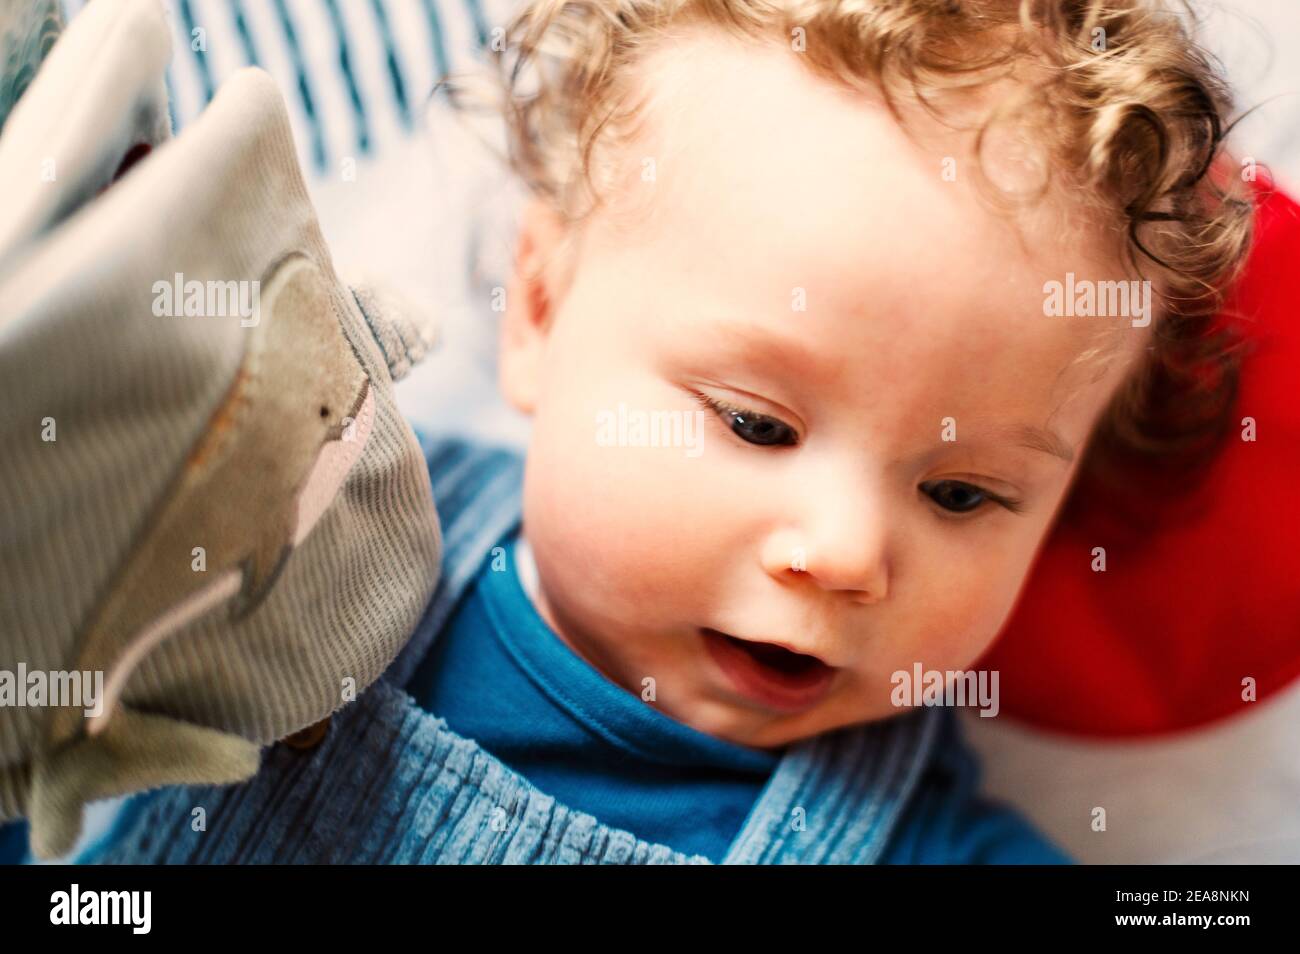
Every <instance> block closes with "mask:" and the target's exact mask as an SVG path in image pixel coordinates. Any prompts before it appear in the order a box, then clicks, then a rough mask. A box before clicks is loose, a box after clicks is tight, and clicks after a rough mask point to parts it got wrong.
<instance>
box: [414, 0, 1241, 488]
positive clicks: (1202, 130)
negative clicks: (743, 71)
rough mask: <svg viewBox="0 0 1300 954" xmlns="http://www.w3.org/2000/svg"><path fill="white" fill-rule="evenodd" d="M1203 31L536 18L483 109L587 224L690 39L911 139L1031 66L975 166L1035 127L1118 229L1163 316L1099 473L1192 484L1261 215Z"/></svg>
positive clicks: (1219, 421)
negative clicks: (860, 109) (1166, 464)
mask: <svg viewBox="0 0 1300 954" xmlns="http://www.w3.org/2000/svg"><path fill="white" fill-rule="evenodd" d="M1196 19H1197V13H1196V11H1195V9H1194V8H1193V7H1192V6H1191V5H1190V2H1189V0H1182V2H1181V3H1171V2H1166V0H532V2H529V3H527V4H525V6H524V7H523V8H522V9H521V10H520V11H519V12H518V13H517V14H516V15H515V16H514V18H513V19H512V20H511V22H510V23H509V25H508V26H507V27H506V28H505V30H504V36H503V37H501V38H500V39H501V40H502V41H503V42H499V43H496V44H494V45H493V57H492V62H493V65H494V74H493V76H492V78H491V84H492V91H491V95H492V96H493V98H494V100H495V101H494V102H490V103H489V108H490V109H492V110H494V111H497V112H499V113H500V115H502V116H503V117H504V120H505V124H506V133H507V138H506V142H507V154H506V156H504V157H503V158H504V159H505V161H506V162H507V163H508V164H509V166H510V168H511V169H512V170H513V171H514V172H515V173H516V174H517V175H518V176H519V178H520V179H521V180H522V181H523V183H524V184H525V185H526V186H527V187H528V189H529V191H530V192H531V193H532V194H533V195H535V196H538V197H541V198H544V199H546V200H547V201H548V203H549V204H550V205H551V206H552V207H553V208H554V210H555V211H556V212H557V213H559V214H560V215H561V216H562V217H563V219H564V220H565V221H567V222H568V223H570V224H572V225H577V224H580V223H581V222H582V221H583V220H584V218H585V217H587V216H589V215H591V214H592V213H593V212H595V211H596V209H598V208H600V207H601V205H602V204H603V203H604V201H605V190H604V189H603V188H602V185H603V184H605V183H608V182H610V181H612V174H611V173H610V171H609V169H610V167H611V163H612V157H613V155H614V153H615V151H616V150H617V148H618V145H619V143H620V141H622V139H624V138H625V137H627V136H629V135H631V134H632V132H633V131H635V130H636V129H637V128H638V122H639V121H640V118H641V112H642V109H643V106H644V103H645V100H646V94H645V92H644V91H643V90H640V89H638V88H637V84H636V79H637V73H636V69H635V67H636V66H637V65H638V64H640V63H641V62H643V60H644V58H645V57H646V55H647V53H648V52H650V51H651V50H653V49H656V48H658V46H659V45H661V44H664V43H671V42H672V41H673V40H674V38H676V37H679V36H681V35H682V31H683V30H684V29H686V28H688V27H696V26H701V25H704V26H708V27H711V28H713V29H716V30H721V31H724V32H725V33H726V34H728V35H732V36H737V37H741V38H748V39H752V40H756V41H769V42H781V43H785V44H789V45H790V46H791V49H793V50H796V51H797V52H798V53H799V54H800V59H801V61H802V62H804V63H805V64H806V65H807V66H808V68H810V69H812V70H813V71H814V73H815V74H817V75H819V76H821V77H824V78H825V79H827V80H829V81H830V82H832V83H836V84H839V85H841V86H843V87H845V88H848V89H856V90H867V89H872V90H875V91H878V92H881V93H883V95H884V97H885V100H886V102H887V103H888V105H889V108H890V109H891V110H892V111H893V113H894V115H895V117H896V118H900V121H901V116H900V112H899V110H898V108H897V107H898V103H899V102H900V101H901V99H902V98H903V97H906V98H908V100H909V101H910V102H915V103H920V104H921V105H922V106H923V107H924V108H925V109H927V110H928V111H930V112H931V113H932V114H934V115H936V116H939V115H941V113H942V107H941V106H940V105H939V102H940V101H941V100H943V99H944V98H945V96H946V95H948V94H953V93H956V94H960V93H962V92H970V91H976V90H979V89H982V88H987V87H988V86H989V85H991V84H992V83H994V82H996V81H997V80H999V79H1001V78H1003V77H1006V76H1009V75H1010V71H1011V70H1012V69H1014V68H1015V67H1016V66H1017V65H1020V64H1026V63H1027V64H1030V65H1032V66H1033V68H1034V70H1035V77H1034V82H1032V83H1028V84H1026V83H1020V84H1018V87H1019V92H1018V93H1017V95H1016V96H1015V97H1013V100H1010V101H1008V102H1006V103H1003V104H1002V106H1001V107H1000V108H998V109H996V110H994V112H993V113H992V114H990V115H989V117H988V118H987V120H986V121H985V125H983V126H982V127H981V128H980V129H978V130H977V133H978V135H977V140H976V142H977V147H976V148H977V154H978V150H979V148H980V146H981V145H982V144H983V142H984V138H985V134H986V133H987V132H988V130H989V128H991V126H992V125H993V124H994V123H996V122H999V121H1003V120H1005V119H1006V118H1007V117H1008V116H1012V115H1014V116H1015V117H1017V119H1018V121H1020V122H1025V121H1029V122H1032V123H1033V127H1034V129H1033V131H1034V133H1035V141H1036V142H1038V143H1040V144H1041V145H1042V146H1043V147H1044V148H1045V149H1046V150H1047V155H1048V157H1049V158H1050V161H1049V162H1048V163H1047V170H1046V171H1047V174H1048V175H1049V177H1050V176H1052V175H1053V174H1055V176H1056V177H1057V178H1058V179H1065V180H1067V181H1068V184H1069V188H1070V191H1071V194H1072V195H1075V196H1077V197H1078V198H1079V200H1080V201H1081V202H1083V203H1085V204H1086V205H1087V206H1088V207H1090V209H1091V211H1092V212H1093V213H1096V214H1097V215H1098V216H1099V218H1100V219H1101V220H1102V221H1104V222H1107V223H1110V224H1111V227H1112V230H1114V231H1115V232H1116V234H1117V235H1119V236H1120V239H1119V243H1120V246H1121V253H1122V258H1123V260H1124V261H1125V263H1126V264H1127V265H1129V266H1131V267H1132V268H1133V270H1134V271H1135V272H1137V273H1139V274H1142V275H1143V276H1144V277H1152V278H1153V279H1154V280H1153V282H1152V284H1153V286H1154V287H1155V288H1157V289H1158V290H1159V297H1160V301H1161V308H1160V309H1159V314H1158V316H1157V318H1156V321H1155V323H1154V327H1153V329H1152V347H1151V349H1150V351H1149V352H1148V355H1147V356H1146V359H1145V360H1144V361H1142V362H1141V363H1140V365H1139V366H1138V367H1137V368H1136V369H1135V371H1134V373H1133V374H1131V375H1130V376H1129V378H1128V380H1127V381H1126V383H1125V385H1124V386H1123V387H1122V388H1121V389H1120V390H1119V392H1118V393H1117V394H1116V395H1115V398H1114V400H1113V401H1112V404H1111V406H1110V407H1109V409H1108V411H1107V413H1106V415H1105V416H1104V418H1103V420H1102V422H1101V424H1100V426H1099V427H1098V429H1097V433H1096V434H1095V435H1094V438H1093V443H1092V450H1091V451H1090V454H1089V458H1090V460H1091V459H1093V458H1096V457H1099V456H1101V455H1103V454H1111V453H1113V452H1118V453H1119V454H1120V455H1121V456H1127V455H1132V454H1136V455H1138V456H1139V457H1142V458H1144V459H1146V460H1149V459H1150V458H1151V457H1152V456H1154V455H1162V456H1163V458H1164V459H1165V460H1166V461H1170V460H1172V461H1176V462H1177V466H1179V467H1180V468H1181V467H1186V466H1187V464H1188V463H1189V462H1191V461H1192V460H1194V459H1196V458H1202V459H1203V458H1204V457H1205V456H1206V454H1205V452H1206V451H1207V450H1209V449H1211V448H1212V447H1213V446H1215V445H1216V443H1217V439H1218V438H1219V437H1221V436H1222V435H1223V434H1224V433H1225V432H1226V430H1227V426H1228V423H1229V416H1230V415H1231V412H1232V406H1233V400H1234V397H1235V392H1236V381H1237V368H1238V363H1239V352H1240V347H1239V340H1238V339H1237V338H1236V337H1235V336H1234V335H1233V334H1232V333H1231V331H1230V330H1229V329H1228V328H1227V327H1225V326H1224V325H1223V324H1222V323H1220V322H1216V321H1215V317H1216V315H1217V314H1218V313H1219V312H1220V310H1221V309H1222V307H1223V304H1224V298H1225V290H1226V289H1227V288H1228V287H1229V286H1230V284H1231V282H1232V280H1233V279H1234V278H1235V277H1236V276H1237V275H1238V273H1239V272H1240V270H1241V268H1242V265H1243V263H1244V260H1245V257H1246V254H1247V251H1248V248H1249V245H1250V240H1251V229H1252V221H1253V211H1254V208H1253V203H1252V193H1251V190H1250V189H1249V187H1246V186H1244V185H1243V182H1242V179H1243V177H1242V176H1239V175H1237V172H1236V165H1235V162H1231V160H1229V158H1228V157H1227V156H1226V154H1225V153H1224V152H1223V148H1224V143H1225V137H1226V135H1227V133H1228V131H1229V130H1230V128H1231V126H1230V124H1229V123H1228V115H1229V112H1230V110H1231V109H1232V99H1231V94H1230V90H1229V88H1228V86H1227V84H1226V82H1225V81H1224V79H1223V78H1222V69H1221V67H1220V66H1219V64H1218V63H1217V62H1215V61H1214V60H1213V59H1212V58H1211V57H1210V55H1209V54H1208V53H1206V52H1205V51H1204V50H1203V49H1201V48H1200V47H1199V46H1198V45H1197V44H1196V43H1195V42H1194V40H1193V31H1194V27H1195V25H1196ZM440 88H442V89H444V90H445V92H447V93H448V94H449V98H450V100H451V101H452V104H453V105H454V106H455V107H456V108H457V109H466V108H469V107H470V106H472V105H474V104H475V103H476V101H475V98H474V96H473V92H474V84H473V78H472V77H465V78H464V80H461V79H459V78H456V77H444V79H443V81H442V83H440ZM477 102H478V103H479V104H481V100H480V101H477ZM986 181H987V180H986ZM1050 184H1051V180H1050V178H1049V180H1048V181H1045V182H1043V183H1042V189H1043V190H1044V191H1045V190H1046V188H1047V187H1048V186H1049V185H1050ZM1039 194H1041V192H1040V193H1039Z"/></svg>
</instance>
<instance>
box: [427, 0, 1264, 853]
mask: <svg viewBox="0 0 1300 954" xmlns="http://www.w3.org/2000/svg"><path fill="white" fill-rule="evenodd" d="M1184 30H1185V27H1184V25H1183V23H1182V21H1180V20H1179V19H1177V18H1176V17H1175V16H1174V15H1173V14H1172V13H1171V12H1170V11H1168V10H1166V9H1164V6H1163V5H1162V4H1161V3H1158V2H1131V3H1121V4H1115V3H1106V4H1102V3H1100V2H1087V0H1078V2H1065V0H1047V2H1033V0H1026V2H1024V3H1019V2H1016V0H983V2H981V0H971V2H961V3H958V2H947V0H889V2H886V0H864V2H833V0H815V2H801V3H766V2H765V3H751V2H743V0H727V2H713V0H674V2H667V0H665V2H636V3H633V2H630V0H628V2H621V0H611V2H606V3H599V4H580V3H565V2H557V0H535V2H533V3H531V4H529V5H528V6H527V7H526V8H525V9H524V10H523V11H522V13H521V14H520V15H519V17H518V19H517V20H516V21H515V22H514V23H513V24H512V26H511V28H510V30H509V38H510V46H509V49H510V50H511V52H513V53H515V54H517V55H518V57H519V65H520V66H521V67H522V68H520V69H518V70H516V71H514V72H511V73H509V74H508V75H509V76H510V77H511V79H510V80H509V81H508V83H507V85H508V87H509V88H508V92H510V93H511V94H512V102H511V108H510V109H509V110H507V119H508V121H509V130H510V134H511V136H510V143H511V150H510V158H511V161H512V163H513V166H514V168H515V169H516V170H517V171H518V172H519V174H520V175H521V176H522V177H523V178H524V180H525V182H526V183H527V185H528V186H529V187H530V189H531V192H532V195H533V198H532V199H531V201H530V202H529V204H528V205H527V208H526V209H525V211H524V213H523V216H522V220H521V226H520V231H519V235H518V245H517V256H516V261H515V268H514V273H513V275H512V277H511V280H510V283H509V285H508V288H507V290H506V302H507V306H506V309H505V317H504V324H503V328H502V337H501V344H500V386H501V389H502V391H503V393H504V395H505V397H506V398H507V399H508V401H509V402H510V404H512V405H513V406H514V407H515V408H517V409H519V410H520V411H522V412H524V413H526V414H528V415H530V416H531V418H532V432H531V441H530V444H529V447H528V453H527V461H526V472H525V478H524V482H523V490H522V494H523V500H522V510H523V520H522V526H521V527H516V528H515V530H514V532H512V533H511V534H508V535H507V536H506V537H505V538H503V539H502V541H501V544H502V550H501V551H497V553H496V556H495V557H494V558H493V560H491V561H489V562H487V563H485V564H484V566H483V571H484V572H483V573H482V574H481V575H480V577H479V578H478V581H477V582H476V583H475V584H474V586H473V587H472V589H471V591H470V595H469V596H468V597H467V598H466V600H464V601H463V602H462V603H461V604H460V606H459V608H458V610H457V612H456V614H455V615H454V616H453V618H452V620H451V621H450V623H449V624H448V626H447V628H446V631H445V632H444V633H443V635H441V636H439V641H438V643H437V644H436V645H435V646H434V648H433V650H432V651H431V652H430V653H429V655H428V656H427V657H426V658H425V660H424V662H423V665H422V666H421V667H420V670H419V672H418V673H417V675H416V677H415V679H414V680H412V682H411V685H410V688H411V690H412V692H413V693H414V694H415V696H416V698H417V700H419V701H420V702H421V704H422V705H424V706H425V707H426V708H427V709H429V710H430V711H432V712H435V713H436V714H438V715H440V716H445V717H446V718H447V719H448V722H449V724H450V726H451V727H452V728H453V729H454V730H456V731H458V732H461V733H463V734H465V735H467V736H471V737H473V738H475V739H476V740H477V741H479V742H481V743H482V744H483V745H484V747H485V748H487V749H488V750H489V751H492V752H494V753H495V754H497V755H499V756H500V757H501V758H502V759H503V760H504V761H506V762H507V763H508V764H510V765H511V766H512V767H514V768H516V769H518V770H519V771H520V772H521V773H522V774H523V775H525V776H526V777H528V778H529V779H530V780H531V781H533V782H534V783H535V784H537V785H538V786H539V787H540V788H541V789H542V790H543V791H546V792H548V793H550V794H553V795H555V796H556V797H558V798H560V799H562V800H564V801H566V802H567V803H568V804H570V805H573V806H575V807H577V808H580V809H583V810H585V811H589V812H590V813H592V814H593V815H595V816H596V817H597V818H599V819H601V820H602V821H605V822H607V823H609V824H614V825H618V826H620V827H625V828H627V829H629V830H631V831H632V832H634V833H635V834H638V835H640V836H641V837H643V838H647V839H650V840H656V841H662V842H664V843H666V844H669V845H671V846H672V847H675V848H678V849H680V850H683V851H686V852H688V853H690V852H698V853H701V854H704V855H706V856H707V857H711V858H713V859H714V860H717V859H718V858H720V857H722V856H723V855H724V854H725V852H726V849H727V846H728V844H729V843H730V842H731V839H732V838H733V837H734V836H735V834H736V832H737V829H739V828H740V826H741V824H742V823H743V822H744V820H745V818H746V815H747V812H748V811H749V810H750V808H751V806H752V804H753V802H754V799H755V797H756V796H757V794H758V793H759V792H760V791H761V790H762V786H763V785H764V784H765V782H766V781H767V780H768V778H769V777H770V775H771V772H772V770H773V768H774V766H775V765H776V764H778V760H779V758H780V757H781V755H782V753H783V752H785V751H787V750H788V748H789V747H790V746H792V745H794V744H796V743H799V742H801V741H803V740H808V739H811V738H814V737H817V736H820V735H823V734H826V733H832V732H835V731H836V730H841V729H844V728H846V727H850V726H856V725H861V724H864V723H873V722H878V721H880V720H888V719H891V718H894V717H897V716H900V715H902V714H904V713H905V712H907V709H905V708H901V707H900V701H901V702H902V705H907V706H910V705H911V704H912V703H913V701H914V697H913V695H912V693H911V692H910V691H909V692H907V693H904V694H903V695H902V697H901V700H900V693H899V692H898V689H899V686H900V683H901V682H902V681H904V680H903V678H902V677H904V676H905V677H910V676H911V674H912V673H914V672H917V673H921V672H924V673H929V672H939V673H944V672H951V671H961V670H963V669H964V668H965V667H968V666H970V665H971V664H972V663H973V662H974V661H975V660H977V659H978V657H979V656H980V655H981V653H982V652H983V651H984V650H985V648H986V647H988V646H989V644H990V643H991V642H992V640H993V639H994V637H995V636H996V635H997V633H998V632H999V629H1000V627H1001V626H1002V624H1003V623H1004V621H1005V620H1006V619H1007V617H1008V615H1009V613H1010V611H1011V609H1012V606H1013V604H1014V602H1015V600H1016V597H1017V594H1018V592H1019V590H1020V588H1021V586H1022V583H1023V582H1024V580H1025V578H1026V575H1027V573H1028V571H1029V569H1030V566H1031V563H1032V561H1033V559H1034V556H1035V553H1036V552H1037V550H1038V548H1039V547H1040V545H1041V544H1042V542H1043V541H1044V538H1045V536H1046V534H1047V533H1048V531H1049V529H1050V528H1051V526H1052V523H1053V519H1054V517H1055V516H1056V515H1057V513H1058V511H1059V509H1060V508H1061V506H1062V503H1063V502H1064V501H1065V500H1066V499H1067V494H1068V492H1069V490H1070V488H1071V485H1072V482H1073V480H1074V478H1075V477H1076V475H1077V474H1078V473H1079V472H1080V468H1081V467H1083V466H1085V465H1089V466H1092V465H1094V463H1095V462H1096V461H1097V460H1100V459H1101V453H1102V451H1108V452H1109V451H1113V450H1116V449H1125V448H1127V447H1130V446H1132V447H1136V448H1140V449H1141V450H1143V451H1150V450H1160V449H1162V448H1164V447H1166V446H1173V445H1174V444H1178V445H1179V446H1199V444H1198V441H1200V438H1201V436H1202V435H1204V434H1208V433H1212V432H1213V431H1214V429H1215V427H1216V426H1217V424H1218V423H1219V422H1218V421H1217V420H1216V419H1215V418H1214V416H1213V413H1207V414H1200V415H1199V416H1198V415H1196V414H1192V413H1190V412H1191V410H1193V408H1192V405H1191V404H1190V402H1184V403H1183V404H1181V405H1177V402H1178V398H1177V397H1176V386H1177V385H1178V384H1179V383H1180V382H1181V381H1183V380H1184V379H1183V378H1180V377H1179V375H1180V374H1187V373H1188V372H1186V371H1185V370H1184V368H1185V364H1186V362H1185V361H1184V360H1183V359H1184V358H1185V356H1186V355H1188V354H1191V353H1193V351H1194V349H1196V348H1200V349H1201V351H1202V352H1205V351H1207V350H1208V349H1209V348H1210V345H1208V344H1207V342H1212V340H1213V339H1212V338H1211V336H1210V319H1211V316H1212V315H1213V313H1214V311H1215V308H1216V307H1217V306H1218V304H1219V300H1220V299H1219V291H1220V290H1221V289H1222V288H1223V286H1224V285H1225V283H1226V282H1227V281H1228V279H1229V278H1230V277H1231V276H1232V274H1233V273H1234V271H1235V270H1236V269H1237V267H1238V266H1239V264H1240V260H1241V258H1242V255H1243V252H1244V249H1245V247H1246V245H1247V241H1248V233H1249V227H1248V223H1249V214H1250V209H1249V204H1248V203H1245V202H1243V201H1241V200H1240V199H1239V198H1238V197H1237V195H1236V193H1235V192H1234V187H1235V181H1234V180H1235V179H1236V176H1235V175H1234V173H1233V172H1232V171H1231V170H1228V171H1226V172H1225V171H1223V167H1221V166H1218V165H1215V164H1214V162H1213V161H1212V160H1214V159H1215V158H1216V155H1217V152H1218V150H1219V147H1220V145H1221V139H1222V128H1223V121H1224V115H1225V113H1226V111H1227V108H1228V101H1227V96H1226V93H1225V91H1224V89H1223V87H1222V85H1221V83H1220V81H1219V79H1218V78H1217V76H1216V75H1215V73H1214V72H1213V70H1212V69H1211V68H1210V67H1209V66H1208V65H1207V62H1206V60H1205V58H1204V55H1203V54H1202V53H1201V52H1200V51H1199V50H1198V49H1197V48H1196V47H1195V45H1194V44H1193V43H1192V41H1191V40H1190V38H1189V37H1188V36H1187V34H1186V33H1185V32H1184ZM529 80H535V81H536V88H535V90H534V91H532V92H530V93H529V94H527V95H525V94H523V93H522V92H520V91H518V90H517V89H515V88H513V87H512V86H510V84H512V83H513V84H518V85H520V86H522V85H524V84H525V82H526V81H529ZM1153 289H1154V292H1153ZM1153 302H1154V304H1152V303H1153ZM1153 312H1154V314H1153ZM1153 318H1154V320H1153ZM1171 389H1174V390H1173V391H1171ZM1171 393H1174V394H1175V397H1173V398H1170V397H1169V395H1170V394H1171ZM1212 397H1213V396H1212ZM1171 401H1172V402H1173V403H1174V404H1175V405H1177V407H1178V411H1179V412H1186V413H1176V414H1172V415H1171V414H1168V413H1162V412H1165V411H1167V410H1168V408H1169V406H1170V402H1171ZM1171 419H1173V420H1175V421H1176V422H1177V424H1176V426H1174V425H1170V420H1171ZM651 425H653V426H651ZM1201 443H1203V441H1201ZM506 548H511V549H510V553H511V554H512V555H513V556H514V557H516V558H517V559H516V560H515V561H513V564H516V565H512V564H511V561H506V560H502V559H500V556H501V553H502V552H504V551H505V549H506ZM1081 559H1084V560H1085V561H1086V555H1085V556H1084V557H1082V558H1081ZM503 568H509V570H510V572H507V573H504V574H502V573H493V572H492V571H493V570H496V571H500V570H502V569H503ZM516 571H517V572H516ZM524 593H527V597H526V598H525V597H524V596H523V594H524ZM1065 609H1066V610H1067V611H1068V608H1065ZM485 632H486V633H487V634H489V635H488V636H486V637H485V636H484V633H485ZM900 674H902V675H901V676H900ZM992 675H994V676H995V675H996V674H992ZM988 684H991V685H992V686H993V687H994V689H995V688H996V681H995V680H989V681H988V682H987V683H984V685H988ZM993 708H994V711H995V703H994V706H993ZM990 714H992V713H990ZM946 732H947V733H948V734H947V735H946V736H945V738H946V739H947V743H946V745H945V746H943V747H941V749H940V755H939V756H938V757H936V759H935V760H934V761H933V763H932V764H930V765H929V766H928V767H926V768H925V772H926V774H925V776H924V779H923V781H922V783H921V785H920V787H919V789H918V791H917V794H916V795H915V796H914V797H913V798H912V800H911V801H910V803H909V806H908V808H907V810H906V811H905V813H904V816H903V819H902V820H901V821H900V822H899V824H898V828H897V831H896V832H895V834H894V836H893V837H892V839H891V842H890V848H889V849H888V850H887V851H886V852H885V853H884V855H883V856H882V859H883V860H888V861H959V862H960V861H967V862H969V861H990V860H1000V861H1008V860H1010V861H1055V860H1062V856H1061V855H1060V854H1059V853H1058V852H1057V851H1056V850H1055V849H1054V848H1053V847H1052V846H1050V845H1049V844H1047V843H1046V842H1045V841H1043V840H1042V839H1041V838H1040V837H1039V836H1037V835H1036V834H1035V833H1034V832H1033V831H1032V830H1031V829H1030V828H1029V827H1028V826H1027V825H1026V824H1024V823H1023V822H1021V821H1019V820H1018V819H1017V818H1016V817H1015V816H1013V815H1012V814H1011V813H1010V812H1008V811H1006V810H1004V809H1002V808H1001V807H999V806H996V805H991V804H987V803H983V802H980V801H978V800H977V799H976V798H975V797H974V795H973V785H974V771H973V768H972V766H971V763H970V759H969V756H967V755H965V754H963V752H962V750H961V748H960V746H959V740H958V739H957V738H956V736H955V730H954V729H953V727H952V725H951V720H949V723H948V727H947V729H946Z"/></svg>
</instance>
